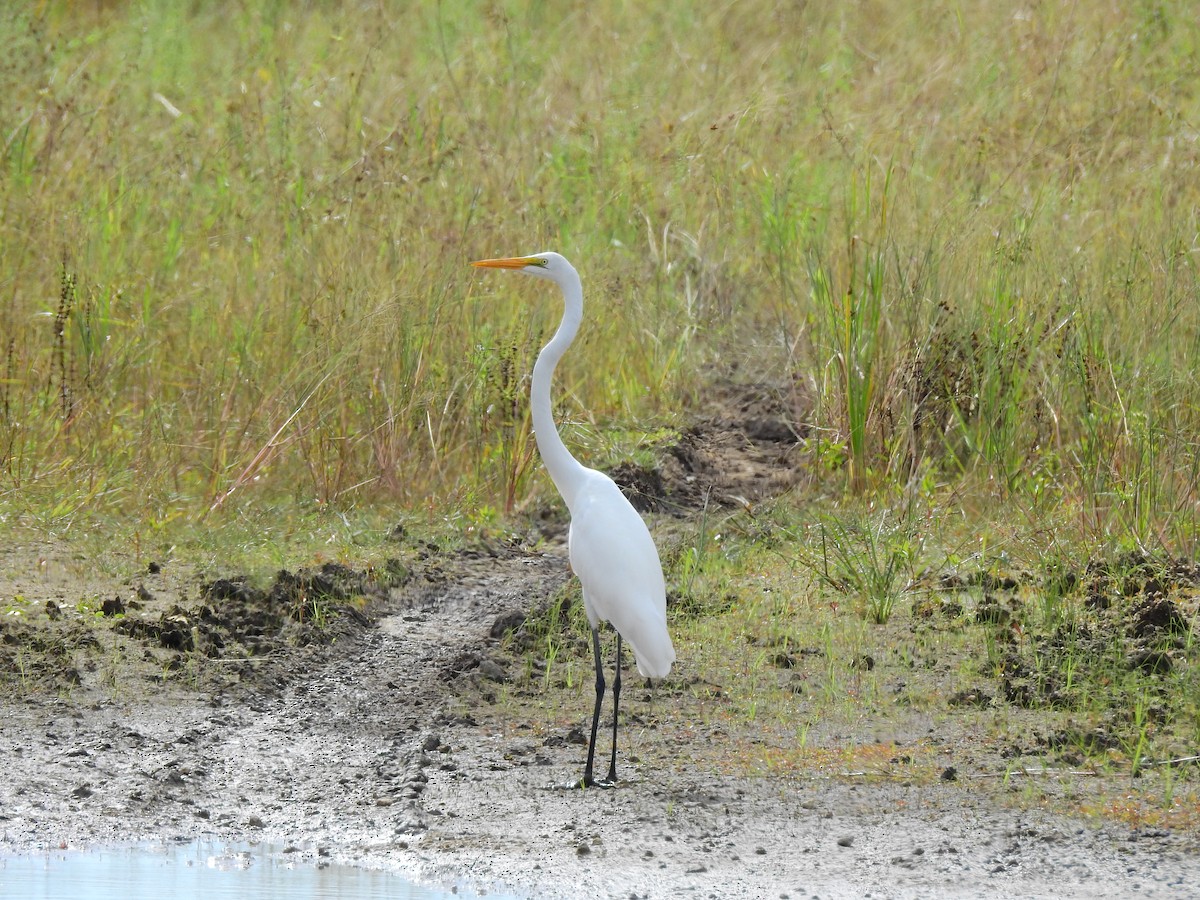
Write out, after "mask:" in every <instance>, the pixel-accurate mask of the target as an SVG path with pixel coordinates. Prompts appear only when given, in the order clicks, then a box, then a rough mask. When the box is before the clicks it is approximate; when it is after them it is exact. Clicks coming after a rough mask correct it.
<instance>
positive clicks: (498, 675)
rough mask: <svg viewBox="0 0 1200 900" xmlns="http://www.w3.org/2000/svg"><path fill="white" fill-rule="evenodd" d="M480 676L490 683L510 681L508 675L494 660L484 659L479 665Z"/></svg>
mask: <svg viewBox="0 0 1200 900" xmlns="http://www.w3.org/2000/svg"><path fill="white" fill-rule="evenodd" d="M479 674H480V675H482V676H483V677H484V678H486V679H488V680H489V681H508V673H507V672H505V671H504V669H503V667H501V666H500V664H499V663H497V662H496V661H495V660H494V659H484V660H482V661H481V662H480V663H479Z"/></svg>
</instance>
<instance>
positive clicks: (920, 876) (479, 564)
mask: <svg viewBox="0 0 1200 900" xmlns="http://www.w3.org/2000/svg"><path fill="white" fill-rule="evenodd" d="M493 554H494V555H493ZM433 562H434V563H435V564H433V565H430V566H428V567H425V568H422V567H421V565H420V564H418V565H415V566H414V567H413V569H412V570H411V571H410V570H409V569H408V568H407V567H402V566H401V565H400V564H397V565H396V566H394V567H393V568H392V571H391V573H390V574H389V573H385V577H383V578H379V577H377V576H378V575H379V573H350V572H346V571H339V572H336V573H329V572H326V573H324V575H325V576H330V575H331V574H336V575H337V576H338V577H339V578H340V579H341V583H343V584H346V583H349V584H350V585H352V586H353V589H354V590H355V591H364V592H365V593H366V595H367V596H368V597H369V598H370V600H369V603H368V604H367V605H366V606H364V607H363V608H362V609H358V608H355V607H352V606H349V605H347V604H348V603H349V598H348V596H347V597H340V598H339V597H338V596H337V595H338V593H339V592H338V591H334V590H324V593H323V594H322V590H323V589H318V590H315V591H314V589H313V584H314V582H316V583H317V584H318V585H319V584H321V583H322V582H321V578H320V577H319V576H321V574H322V573H320V572H317V573H302V574H298V575H290V576H283V575H281V576H280V578H279V579H277V580H276V582H275V585H274V586H273V587H272V588H271V589H269V590H267V591H260V592H255V591H253V590H251V589H249V588H244V586H243V588H238V587H236V585H237V584H239V582H237V581H232V582H229V583H227V584H225V585H223V586H220V587H214V584H216V582H212V581H199V580H198V582H197V584H196V586H195V587H196V590H195V591H194V594H193V600H192V601H191V602H190V603H188V602H186V601H182V602H181V601H173V602H172V603H171V605H170V606H169V608H168V609H167V610H166V611H164V612H162V613H159V614H157V615H147V614H146V610H145V608H144V606H143V610H141V611H138V610H134V615H131V616H130V617H129V618H123V619H116V620H115V621H116V623H128V624H122V626H121V627H119V628H112V629H111V631H110V632H109V634H110V635H111V636H112V638H113V640H114V641H122V642H129V643H130V647H128V648H127V655H129V656H132V655H133V649H134V648H137V647H140V648H141V649H142V650H143V651H145V652H149V653H150V654H151V655H152V656H155V658H156V660H157V658H158V656H159V655H162V654H171V653H176V654H178V655H179V656H180V658H181V659H182V658H195V657H196V656H197V654H198V653H199V654H200V655H202V656H203V657H204V659H205V660H206V662H205V663H204V665H203V667H202V668H203V669H204V670H205V671H204V672H203V673H198V674H197V675H196V678H195V679H194V680H193V681H192V682H191V683H189V682H188V680H187V679H186V678H182V677H165V678H164V677H162V675H161V673H158V674H156V673H155V672H153V671H150V670H149V669H147V670H146V671H143V672H142V673H141V674H139V675H135V674H130V671H129V670H128V669H122V670H121V671H122V672H123V673H124V674H123V675H122V677H121V679H119V680H118V681H117V682H116V683H108V684H106V683H105V682H104V680H103V678H102V672H101V669H100V667H99V666H97V667H96V668H95V669H94V670H89V667H88V665H87V664H82V665H79V666H78V668H77V671H76V672H75V674H74V675H71V676H70V677H67V678H65V679H63V680H61V681H60V682H59V686H60V687H62V686H63V685H64V684H65V685H68V686H69V688H70V689H69V690H67V691H65V692H62V691H60V692H59V693H57V694H51V693H47V692H46V691H42V690H31V691H28V692H26V693H25V695H24V696H22V697H15V698H14V697H9V698H7V699H6V700H5V701H4V703H3V713H2V714H3V720H4V723H5V726H4V729H3V732H2V733H0V758H3V759H4V760H5V764H6V768H7V769H8V771H7V773H6V777H5V778H4V779H3V780H2V781H0V836H2V839H0V851H3V852H27V851H33V850H38V849H45V848H47V847H62V846H68V847H71V846H88V845H95V844H112V843H127V842H133V841H139V840H144V839H159V840H163V839H166V840H170V839H178V840H180V841H185V840H191V839H194V838H196V837H198V836H200V837H215V838H220V839H228V840H269V841H271V842H272V843H276V844H280V845H286V846H289V847H293V848H297V849H296V851H295V852H298V853H301V854H309V855H313V856H314V857H315V856H317V855H322V856H329V857H333V858H336V859H339V860H342V861H349V862H354V863H357V864H360V865H367V866H372V867H388V868H397V869H402V870H404V871H405V872H407V873H409V874H411V875H415V876H417V877H420V878H423V879H427V880H432V881H436V882H441V883H446V884H451V883H454V882H456V881H458V880H460V879H466V880H467V881H468V882H470V883H472V884H474V885H476V886H477V887H482V888H485V889H486V888H495V887H498V886H504V887H506V888H508V889H510V890H514V891H516V892H518V893H521V894H528V895H529V896H539V897H578V896H611V897H631V896H638V897H668V896H677V895H679V894H680V893H683V892H686V893H687V894H689V895H695V896H705V897H709V896H711V897H779V896H792V897H801V896H822V897H840V896H846V897H850V896H866V895H868V894H874V895H878V896H889V897H904V896H948V897H949V896H1013V895H1022V896H1057V897H1061V896H1089V897H1099V896H1111V897H1117V896H1128V895H1130V894H1132V893H1135V892H1137V893H1140V894H1141V895H1143V896H1161V897H1168V896H1186V894H1187V892H1188V890H1190V887H1191V886H1193V885H1194V884H1195V883H1196V879H1197V878H1200V856H1197V852H1196V847H1195V845H1194V842H1193V841H1192V840H1191V839H1190V838H1188V837H1187V836H1186V835H1178V834H1173V833H1170V832H1165V831H1159V832H1147V831H1137V830H1130V829H1127V828H1121V827H1117V826H1106V827H1101V828H1093V827H1090V826H1085V825H1083V824H1081V823H1078V822H1074V821H1071V820H1068V819H1063V818H1056V817H1054V816H1050V815H1044V814H1040V813H1036V812H1034V813H1031V812H1018V811H1014V810H1011V809H1008V808H1006V807H1005V806H1004V805H1002V804H1001V803H999V802H997V799H996V798H995V796H994V795H990V794H988V793H986V792H968V791H964V790H963V789H962V788H961V787H960V786H958V785H956V784H954V783H953V781H952V780H949V779H948V780H947V781H946V782H945V783H941V784H937V785H928V784H906V783H903V782H901V783H896V782H894V781H884V782H882V783H871V782H869V781H868V782H855V781H854V780H852V779H846V778H838V777H832V776H822V775H816V774H814V775H812V776H810V777H806V778H786V779H783V778H742V777H733V776H727V775H722V774H718V773H715V772H713V771H708V770H702V769H700V768H698V767H694V766H693V765H692V764H691V763H690V760H692V759H693V758H694V757H697V756H700V755H702V751H703V748H704V747H705V746H706V745H709V744H711V742H712V741H713V740H714V737H713V735H711V734H706V733H705V729H704V728H703V727H702V726H701V725H700V724H699V723H689V722H680V721H678V720H677V719H676V718H675V717H674V716H673V715H672V711H671V709H670V706H669V702H670V701H669V700H665V701H664V700H662V699H656V697H655V695H654V692H653V691H649V690H647V689H644V688H638V689H631V690H629V691H628V695H629V703H628V706H627V707H626V709H627V711H628V715H629V717H630V721H629V723H628V724H627V727H626V733H629V734H631V735H632V736H631V737H630V741H631V746H629V747H626V748H625V749H626V751H627V752H626V753H625V754H623V756H622V759H621V764H622V775H623V776H624V777H623V780H622V781H621V783H620V785H619V786H618V787H616V788H614V789H611V790H599V789H595V790H589V791H586V792H580V791H567V790H562V789H560V788H558V787H556V785H559V784H562V783H565V782H566V781H568V780H569V779H570V778H571V777H573V776H577V775H578V771H579V768H580V764H581V759H582V755H583V747H582V746H581V745H580V743H579V740H580V736H579V731H580V729H581V728H582V727H583V726H585V725H586V722H587V714H588V710H587V709H585V708H580V709H578V710H566V711H561V714H560V713H559V712H557V711H551V714H550V715H549V718H548V719H542V720H539V719H538V718H537V717H535V716H530V715H529V714H528V708H527V707H524V706H521V705H520V704H515V703H511V702H506V700H505V699H504V697H503V694H504V691H505V689H506V685H507V684H508V682H509V681H510V680H511V678H512V676H513V673H512V671H511V667H512V666H513V665H514V664H515V663H514V659H513V658H512V657H511V656H510V655H509V654H508V653H507V652H506V644H505V643H504V640H503V638H502V636H503V635H504V634H506V633H507V632H508V631H510V630H511V629H512V628H514V627H516V628H518V629H519V628H520V627H521V622H522V619H523V611H526V610H530V609H533V608H536V607H537V606H538V605H539V604H543V603H545V602H547V601H548V600H550V599H551V598H552V597H554V596H555V595H556V594H557V593H558V592H559V589H560V588H561V586H562V585H563V583H564V580H565V579H566V577H567V572H566V561H565V556H564V554H563V553H562V551H561V550H555V551H554V552H550V553H532V552H529V551H527V550H522V549H507V550H505V551H503V552H496V551H494V550H493V551H491V552H485V551H474V552H468V553H459V554H454V555H449V556H447V555H443V556H440V557H437V558H435V559H433ZM148 577H149V576H148ZM336 581H337V579H333V582H336ZM333 582H330V581H329V580H328V578H327V581H326V582H325V583H326V584H329V583H333ZM305 583H307V585H308V587H307V588H306V589H305V590H303V591H301V592H299V593H297V592H292V593H290V594H289V593H287V592H285V591H283V590H281V589H280V587H279V585H280V584H284V585H296V584H305ZM121 590H122V589H114V592H113V593H114V596H117V595H120V594H121ZM123 590H124V591H125V592H126V593H128V592H129V586H126V587H125V588H124V589H123ZM147 590H149V589H147ZM133 593H134V594H136V590H134V591H133ZM217 593H219V594H221V595H222V596H223V598H224V601H225V602H224V603H223V608H224V607H228V609H227V610H226V612H225V613H224V614H223V615H222V616H217V615H216V614H215V613H213V612H212V607H211V606H209V605H208V604H209V603H210V602H211V601H212V599H213V597H214V594H217ZM313 594H318V595H323V596H325V597H327V598H332V599H333V602H334V603H335V604H338V605H336V606H335V607H334V608H333V610H332V611H330V612H328V613H327V615H328V616H329V618H330V620H331V621H329V622H327V623H326V628H325V630H324V631H323V632H322V633H321V636H320V639H319V640H317V639H315V638H314V636H313V634H312V633H309V632H305V631H304V630H303V628H302V627H301V626H303V624H304V620H305V616H306V613H304V611H303V610H304V609H305V608H306V607H305V606H304V603H303V602H299V600H298V598H299V597H300V596H303V597H304V598H305V602H307V600H308V599H310V598H311V596H312V595H313ZM184 595H185V597H186V596H187V592H186V591H185V592H184ZM239 598H240V599H239ZM124 602H126V603H128V601H127V600H126V601H124ZM242 607H244V608H242ZM206 608H207V609H208V610H209V612H208V613H205V612H204V610H205V609H206ZM248 610H257V612H256V613H255V614H251V613H250V612H248ZM272 611H274V614H273V613H272ZM309 612H310V613H311V607H310V608H309ZM206 617H207V620H206ZM62 618H66V616H65V615H64V616H63V617H62ZM208 620H211V621H208ZM1167 621H1168V623H1169V619H1168V620H1167ZM185 622H186V623H187V626H186V627H185V625H184V623H185ZM145 623H148V624H145ZM1154 627H1156V628H1157V627H1159V626H1158V625H1155V626H1154ZM297 628H300V630H299V631H297ZM103 631H104V629H102V628H96V629H93V633H102V632H103ZM11 633H13V629H12V627H11V625H9V624H8V623H6V628H5V635H9V634H11ZM73 633H74V632H73V630H72V629H71V628H64V629H63V632H62V634H61V635H59V637H58V638H56V639H57V640H60V641H61V645H62V647H63V648H64V652H67V649H68V648H70V647H71V646H72V645H71V641H72V640H73V639H72V638H71V637H70V635H71V634H73ZM172 635H178V637H173V636H172ZM185 635H186V637H184V636H185ZM104 639H105V640H107V637H105V638H104ZM188 639H190V640H191V641H192V643H191V650H190V652H189V651H188V650H187V649H186V648H187V647H188ZM97 640H100V639H99V638H97ZM256 641H257V642H258V643H257V644H256V647H257V649H258V650H260V651H262V650H264V649H265V648H268V647H269V649H267V652H266V653H265V656H263V655H262V654H261V653H260V654H259V656H256V657H253V660H255V661H253V662H252V661H251V659H252V658H251V657H245V655H244V652H245V648H246V647H247V646H248V642H249V643H254V642H256ZM8 646H11V645H8ZM93 649H94V648H93ZM85 655H86V656H87V657H88V658H91V657H92V655H93V654H91V653H89V654H85ZM63 659H65V660H68V661H69V662H70V663H76V662H78V661H79V659H80V655H79V654H78V653H69V652H67V656H65V657H63ZM227 664H228V665H227ZM155 665H156V667H157V668H161V665H160V663H159V662H156V664H155ZM181 665H186V663H181ZM680 668H681V671H680V674H679V676H678V677H680V678H686V673H687V666H686V663H684V665H683V666H681V667H680ZM167 671H168V672H170V671H171V670H170V668H169V667H167ZM37 677H38V678H39V679H42V680H45V679H50V675H49V673H45V672H42V673H38V675H37ZM672 677H675V676H672ZM665 688H666V689H665V690H664V693H666V694H668V695H669V693H670V691H669V683H668V685H667V686H665ZM964 702H972V701H971V700H970V699H967V700H964Z"/></svg>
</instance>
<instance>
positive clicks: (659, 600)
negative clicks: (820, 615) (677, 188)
mask: <svg viewBox="0 0 1200 900" xmlns="http://www.w3.org/2000/svg"><path fill="white" fill-rule="evenodd" d="M472 265H475V266H481V267H483V268H489V269H513V270H515V271H518V272H523V273H525V274H526V275H534V276H536V277H538V278H545V279H548V280H550V281H553V282H554V283H555V284H557V285H558V286H559V288H560V289H561V290H562V293H563V303H564V310H563V318H562V323H561V324H560V325H559V326H558V331H556V332H555V334H554V337H553V338H551V340H550V343H548V344H547V345H546V346H545V347H543V348H542V352H541V353H539V354H538V358H537V362H536V363H535V364H534V367H533V384H532V386H531V388H530V397H529V399H530V405H531V406H532V408H533V431H534V436H535V437H536V438H537V445H538V451H539V452H540V453H541V455H542V461H543V462H544V463H545V465H546V469H547V471H548V472H549V473H550V478H551V480H553V482H554V486H555V487H556V488H558V492H559V493H560V494H562V498H563V500H564V501H565V502H566V504H567V508H568V509H569V510H570V512H571V529H570V535H569V537H568V548H569V555H570V559H571V568H572V569H573V570H574V571H575V574H576V575H577V576H579V581H580V583H581V584H582V585H583V606H584V610H585V611H586V612H587V617H588V622H589V624H590V625H591V627H592V652H593V654H594V655H595V658H596V705H595V706H594V707H593V709H592V735H591V739H590V740H589V742H588V753H587V764H586V765H585V766H584V770H583V778H582V779H580V780H579V781H578V782H577V783H575V784H577V786H579V787H584V788H586V787H590V786H592V785H593V784H595V785H599V786H604V787H609V786H611V785H613V784H614V783H615V782H616V780H617V704H618V703H619V701H620V697H621V640H622V638H624V639H625V640H626V641H628V642H629V645H630V646H631V647H632V648H633V655H634V658H635V659H636V660H637V667H638V671H639V672H640V673H641V674H642V675H644V676H645V677H647V678H663V677H665V676H666V675H667V673H668V672H670V671H671V663H673V662H674V661H675V648H674V647H673V646H672V645H671V636H670V635H669V634H668V633H667V597H666V587H665V585H664V583H663V572H662V564H661V563H660V562H659V559H658V549H657V548H656V547H655V546H654V539H653V538H651V537H650V531H649V529H647V528H646V523H645V522H643V521H642V517H641V516H639V515H638V513H637V510H635V509H634V508H633V506H632V505H631V504H630V502H629V501H628V500H627V499H625V495H624V494H622V493H621V489H620V488H618V487H617V485H616V484H615V483H614V482H613V480H612V479H611V478H609V477H608V476H607V475H605V474H604V473H603V472H597V471H596V470H595V469H589V468H587V467H586V466H584V465H582V464H580V462H579V461H578V460H577V459H575V457H573V456H572V455H571V453H570V451H568V450H567V448H566V445H564V444H563V442H562V438H561V437H559V434H558V429H557V428H556V427H555V425H554V418H553V414H552V411H551V407H550V380H551V377H552V376H553V374H554V367H555V366H556V365H558V361H559V360H560V359H562V356H563V354H564V353H565V352H566V351H567V348H568V347H570V346H571V342H572V341H573V340H574V339H575V334H576V332H578V331H579V323H580V322H581V321H582V320H583V285H582V284H581V283H580V281H579V273H578V272H576V271H575V267H574V266H572V265H571V264H570V263H569V262H567V260H566V259H565V258H564V257H562V256H560V255H559V254H557V253H537V254H534V255H533V256H518V257H512V258H508V259H483V260H479V261H478V262H475V263H472ZM601 622H609V623H610V624H611V625H612V626H613V628H615V629H616V632H617V665H616V674H615V675H614V677H613V686H612V694H613V744H612V758H611V760H610V763H609V767H608V776H607V777H606V778H605V779H604V780H603V781H596V780H595V779H594V778H593V777H592V763H593V760H594V757H595V753H596V732H597V729H598V727H599V723H600V706H601V704H602V702H603V700H604V687H605V685H604V665H603V661H602V660H601V655H600V623H601Z"/></svg>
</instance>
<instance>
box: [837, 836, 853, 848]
mask: <svg viewBox="0 0 1200 900" xmlns="http://www.w3.org/2000/svg"><path fill="white" fill-rule="evenodd" d="M853 844H854V838H853V837H852V836H851V835H848V834H846V835H842V836H841V837H840V838H838V840H837V845H838V846H839V847H850V846H852V845H853Z"/></svg>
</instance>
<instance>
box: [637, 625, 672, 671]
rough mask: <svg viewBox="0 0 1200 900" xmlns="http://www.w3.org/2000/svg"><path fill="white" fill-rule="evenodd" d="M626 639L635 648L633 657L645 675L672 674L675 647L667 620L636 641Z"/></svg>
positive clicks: (639, 669)
mask: <svg viewBox="0 0 1200 900" xmlns="http://www.w3.org/2000/svg"><path fill="white" fill-rule="evenodd" d="M625 640H626V641H627V642H628V644H629V646H631V647H632V648H633V657H634V659H636V660H637V667H638V671H639V672H640V673H641V674H642V675H643V676H645V677H646V678H666V677H667V675H668V674H670V672H671V663H673V662H675V647H674V646H673V645H672V644H671V636H670V635H669V634H667V624H666V622H664V623H662V627H661V628H657V629H654V630H653V631H652V632H651V633H649V634H641V635H639V636H638V640H637V641H636V642H634V641H632V640H630V639H629V638H628V637H626V638H625Z"/></svg>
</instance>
